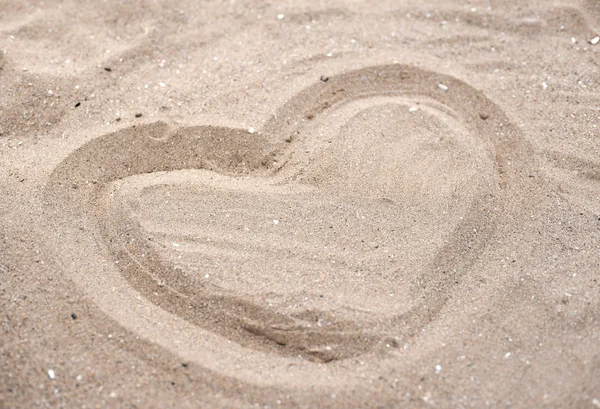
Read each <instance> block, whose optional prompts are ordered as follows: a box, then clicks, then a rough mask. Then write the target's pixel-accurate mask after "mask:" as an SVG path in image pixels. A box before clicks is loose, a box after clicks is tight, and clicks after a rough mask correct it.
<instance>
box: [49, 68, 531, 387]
mask: <svg viewBox="0 0 600 409" xmlns="http://www.w3.org/2000/svg"><path fill="white" fill-rule="evenodd" d="M438 84H444V85H445V86H447V90H442V89H441V88H440V87H438ZM444 89H446V88H444ZM484 118H485V119H484ZM524 145H525V143H524V142H523V140H522V138H521V137H520V135H519V133H518V131H517V130H516V129H515V127H514V126H512V125H511V124H510V122H509V121H508V119H507V118H506V116H505V115H504V114H503V112H502V111H501V110H500V109H499V108H498V107H497V106H495V105H494V104H493V103H492V102H490V101H489V100H488V99H487V98H486V97H485V96H484V95H483V94H482V93H480V92H478V91H476V90H475V89H473V88H472V87H470V86H469V85H467V84H465V83H464V82H462V81H460V80H457V79H455V78H453V77H450V76H446V75H442V74H438V73H435V72H429V71H425V70H422V69H418V68H414V67H409V66H404V65H384V66H375V67H368V68H364V69H361V70H357V71H352V72H349V73H344V74H340V75H337V76H332V77H330V79H329V81H327V82H322V81H318V82H316V83H315V84H314V85H312V86H310V87H309V88H307V89H305V90H304V91H302V92H301V93H299V94H298V95H297V96H296V97H295V98H293V99H292V100H291V101H289V102H288V103H286V104H285V105H284V106H283V107H282V108H281V109H280V110H279V111H278V112H277V115H275V116H274V117H273V119H271V120H270V121H268V122H267V123H266V124H265V125H264V126H263V127H262V129H261V130H260V131H259V132H255V133H250V132H248V131H245V130H241V129H232V128H224V127H215V126H181V127H174V126H170V125H167V124H165V123H162V122H158V123H154V124H149V125H142V126H136V127H131V128H128V129H123V130H120V131H117V132H115V133H111V134H108V135H105V136H102V137H99V138H96V139H93V140H91V141H89V142H88V143H86V144H85V145H83V146H81V147H80V148H79V149H77V150H76V151H74V152H73V153H72V154H71V155H70V156H69V157H67V158H66V159H65V160H64V161H63V162H62V163H61V164H60V165H59V166H58V167H57V168H56V169H55V170H54V172H53V174H52V175H51V178H50V181H49V183H48V186H47V190H46V192H47V194H48V198H49V202H50V206H51V208H52V209H53V211H54V212H55V214H56V215H57V217H56V218H55V220H56V223H60V224H61V226H63V228H65V229H67V230H66V231H68V232H69V234H68V237H64V244H63V245H76V246H79V248H81V249H82V250H81V252H82V253H81V254H82V257H81V258H72V259H68V260H65V265H66V266H67V270H68V271H69V272H71V276H72V278H73V279H74V281H75V282H77V283H79V284H80V285H81V286H82V287H83V288H84V289H86V291H87V293H88V294H89V295H90V296H91V297H92V298H93V299H94V300H95V301H96V303H98V305H99V306H100V307H101V308H103V309H104V310H105V312H107V314H109V315H110V316H111V317H112V318H114V319H117V320H119V321H120V322H121V323H122V324H123V325H124V326H125V327H127V328H129V329H131V330H132V331H135V332H138V333H140V334H141V335H143V336H145V337H147V338H149V339H150V340H152V341H154V342H156V343H158V344H160V345H162V346H164V347H167V348H170V349H173V350H176V351H177V352H178V353H182V354H185V353H186V351H187V353H188V355H189V356H192V357H194V356H199V355H198V354H200V352H197V349H194V348H196V347H197V346H198V345H202V346H204V347H205V350H206V351H208V352H207V354H210V353H211V352H210V351H211V350H210V343H211V342H216V341H215V340H218V339H220V340H228V341H231V342H230V344H231V345H232V346H231V353H230V354H229V355H227V356H223V357H221V358H219V359H239V360H240V362H241V363H240V367H241V368H243V370H245V371H247V372H248V373H249V374H251V373H252V368H251V367H252V362H253V361H252V359H253V358H252V357H253V356H257V357H259V356H262V357H265V356H268V357H280V358H278V359H280V360H277V359H275V360H274V361H273V362H287V361H286V360H289V359H297V357H298V356H300V357H302V358H303V360H304V364H303V365H304V366H302V367H299V368H300V369H297V370H298V371H301V370H304V369H302V368H305V369H306V368H309V367H310V365H311V364H313V363H319V362H328V363H333V362H335V361H343V360H348V359H349V358H352V357H358V356H360V355H361V354H369V353H378V351H379V349H380V348H381V346H382V345H385V346H386V347H387V348H390V346H391V347H392V349H393V348H394V347H398V346H400V345H402V344H403V343H404V342H405V341H406V340H407V339H409V338H411V337H414V336H417V335H418V333H419V331H420V330H421V329H422V328H423V327H424V326H426V325H429V324H431V323H434V322H435V320H436V318H437V317H438V315H439V314H440V312H441V310H442V308H443V307H444V305H445V303H446V301H447V300H448V299H449V297H451V296H452V291H449V290H448V289H452V288H454V287H456V286H458V285H459V284H460V281H461V277H463V276H464V275H465V274H468V273H469V271H470V269H471V267H472V266H473V264H474V263H475V262H476V260H477V258H478V256H479V254H481V252H482V251H484V250H485V246H486V243H487V242H488V241H489V240H490V239H491V238H492V237H493V235H494V229H495V226H496V224H497V223H498V221H499V220H500V218H502V217H506V215H507V214H509V209H510V206H512V205H513V204H512V203H509V202H508V200H507V199H506V198H507V197H508V194H507V192H508V191H509V190H511V191H513V192H518V191H519V189H520V188H521V186H522V181H521V177H522V176H521V174H522V172H523V170H524V169H526V168H527V167H528V166H530V165H529V164H528V162H527V158H525V157H523V155H524V153H523V152H527V151H528V150H527V149H526V148H524ZM74 243H76V244H74ZM90 283H91V284H90ZM98 286H101V287H104V288H105V289H106V291H96V290H95V289H97V288H98ZM111 288H113V290H111ZM114 288H118V289H121V290H114ZM116 306H119V308H118V309H117V308H116ZM124 311H125V312H124ZM153 314H154V315H155V314H166V315H165V316H166V317H172V319H171V322H172V327H170V328H171V329H170V331H169V333H168V334H165V333H164V331H161V330H152V331H151V330H148V328H147V327H148V324H147V323H148V322H152V319H153ZM144 323H145V324H144ZM173 328H175V329H173ZM195 329H198V331H200V332H198V334H201V335H189V334H191V333H192V332H193V331H195ZM194 337H196V338H194ZM198 337H200V338H201V339H202V340H199V338H198ZM211 337H212V338H211ZM194 351H196V352H194ZM246 357H248V358H247V361H246V360H245V359H246ZM257 359H258V358H257ZM198 360H199V361H202V362H203V364H205V365H207V366H211V365H212V364H210V363H207V362H208V361H209V360H207V359H204V358H198ZM211 369H213V370H215V371H219V367H218V365H217V364H214V365H212V366H211ZM290 371H291V372H293V371H292V370H288V372H290ZM323 371H325V372H324V373H326V371H327V369H323ZM241 372H243V371H242V370H241ZM230 375H231V376H237V375H238V374H230ZM240 376H241V375H240Z"/></svg>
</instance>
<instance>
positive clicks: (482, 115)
mask: <svg viewBox="0 0 600 409" xmlns="http://www.w3.org/2000/svg"><path fill="white" fill-rule="evenodd" d="M479 117H480V118H481V119H483V120H484V121H485V120H486V119H488V118H489V117H490V116H489V115H488V114H486V113H484V112H480V113H479Z"/></svg>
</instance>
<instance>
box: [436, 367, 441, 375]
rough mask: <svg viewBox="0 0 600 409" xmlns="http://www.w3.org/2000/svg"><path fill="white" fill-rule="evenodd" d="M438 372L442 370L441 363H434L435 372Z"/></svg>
mask: <svg viewBox="0 0 600 409" xmlns="http://www.w3.org/2000/svg"><path fill="white" fill-rule="evenodd" d="M440 372H442V365H436V366H435V373H436V374H438V375H439V374H440Z"/></svg>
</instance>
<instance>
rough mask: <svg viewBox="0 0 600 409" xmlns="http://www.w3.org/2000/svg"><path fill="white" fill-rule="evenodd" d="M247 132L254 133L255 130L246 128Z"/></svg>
mask: <svg viewBox="0 0 600 409" xmlns="http://www.w3.org/2000/svg"><path fill="white" fill-rule="evenodd" d="M248 132H250V133H254V132H256V130H255V129H254V128H248Z"/></svg>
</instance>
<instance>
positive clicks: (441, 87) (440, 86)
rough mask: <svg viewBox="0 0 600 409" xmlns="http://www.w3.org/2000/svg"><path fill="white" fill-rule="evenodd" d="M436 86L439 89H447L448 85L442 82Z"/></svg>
mask: <svg viewBox="0 0 600 409" xmlns="http://www.w3.org/2000/svg"><path fill="white" fill-rule="evenodd" d="M438 88H439V89H441V90H442V91H448V87H447V86H446V85H444V84H438Z"/></svg>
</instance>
